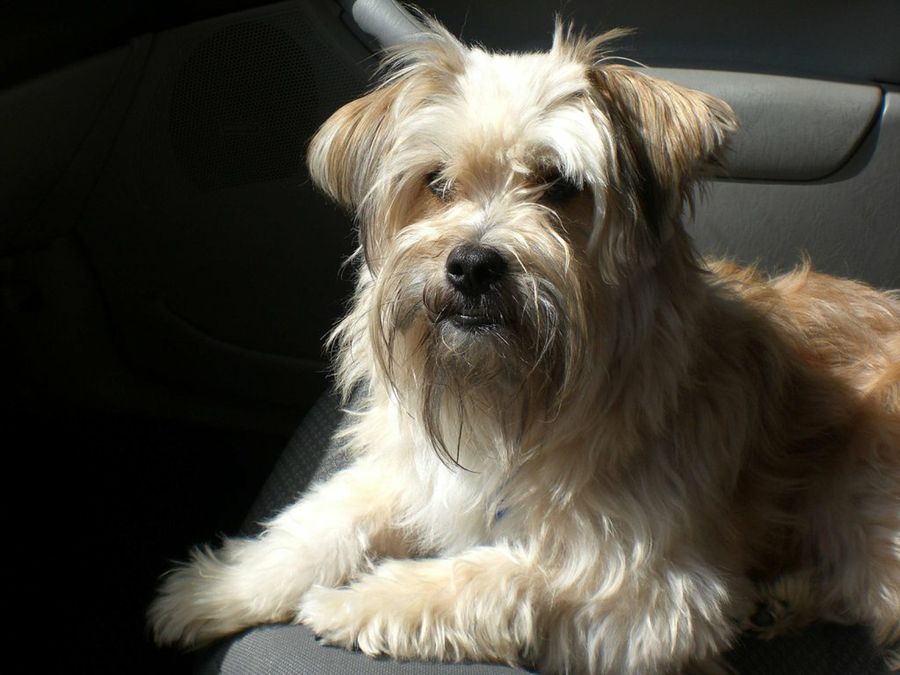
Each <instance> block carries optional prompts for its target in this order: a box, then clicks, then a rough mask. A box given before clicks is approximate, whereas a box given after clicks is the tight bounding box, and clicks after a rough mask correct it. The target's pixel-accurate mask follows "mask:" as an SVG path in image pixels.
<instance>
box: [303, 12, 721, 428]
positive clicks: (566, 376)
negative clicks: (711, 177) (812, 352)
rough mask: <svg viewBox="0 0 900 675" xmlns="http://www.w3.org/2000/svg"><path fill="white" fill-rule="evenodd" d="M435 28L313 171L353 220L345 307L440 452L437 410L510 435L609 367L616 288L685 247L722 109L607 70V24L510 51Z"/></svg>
mask: <svg viewBox="0 0 900 675" xmlns="http://www.w3.org/2000/svg"><path fill="white" fill-rule="evenodd" d="M429 30H430V33H429V34H428V35H427V36H425V37H424V38H423V39H422V40H420V41H418V42H415V43H412V44H410V45H408V46H406V47H404V48H403V49H401V50H399V51H397V52H396V53H395V54H394V55H393V56H392V57H391V59H390V62H389V64H388V66H387V75H386V77H385V78H384V79H383V81H382V83H381V84H380V85H379V86H378V88H376V89H375V90H374V91H372V92H371V93H370V94H368V95H367V96H365V97H363V98H361V99H359V100H357V101H354V102H352V103H350V104H348V105H346V106H344V107H343V108H342V109H341V110H339V111H338V112H336V113H335V114H334V115H333V116H332V117H331V119H329V120H328V121H327V122H326V123H325V124H324V125H323V127H322V128H321V129H320V131H319V132H318V134H317V135H316V137H315V138H314V139H313V142H312V144H311V146H310V154H309V163H310V169H311V173H312V176H313V178H314V180H315V181H316V182H317V183H318V185H320V186H321V187H322V188H323V189H324V190H325V191H326V192H327V193H328V194H330V195H331V196H332V197H333V198H334V199H335V200H336V201H338V202H339V203H341V204H343V205H344V206H346V207H347V208H348V209H350V210H351V211H352V212H353V213H354V215H355V216H356V218H357V221H358V224H359V227H360V239H361V250H362V253H363V263H364V264H363V266H362V267H363V268H362V270H361V282H360V287H359V290H358V295H357V299H356V302H357V306H356V310H355V311H356V314H357V320H358V321H360V322H365V323H366V324H367V327H368V332H367V337H366V339H367V340H368V342H369V346H370V349H371V356H372V360H373V361H374V362H375V363H376V364H377V368H378V372H379V373H380V376H381V377H382V378H383V380H384V381H385V382H387V383H390V384H391V385H393V386H394V387H395V389H397V390H398V391H399V392H401V394H403V395H404V396H405V397H406V398H407V399H411V398H415V399H416V401H417V402H418V405H419V407H420V411H421V413H422V414H423V420H424V422H425V426H426V427H427V428H428V429H429V430H430V432H431V433H432V434H433V436H434V438H435V440H437V441H438V444H439V445H443V444H444V438H443V437H444V431H445V430H444V429H443V427H444V423H445V422H446V419H444V417H446V416H448V415H449V417H452V418H453V419H454V420H455V421H454V424H455V423H457V422H458V421H459V420H460V419H461V417H460V415H462V416H466V415H470V414H472V413H473V412H475V413H476V414H479V413H484V412H486V413H487V414H488V416H490V417H492V418H494V419H498V420H504V421H503V423H502V425H501V426H502V428H503V430H504V432H503V433H507V434H509V433H510V432H513V431H514V433H516V434H520V435H521V433H522V431H523V428H524V420H525V419H540V420H546V419H547V418H549V417H553V416H554V415H557V414H558V413H559V410H560V407H561V406H564V405H565V404H566V401H567V400H568V399H570V397H571V396H573V395H575V392H578V391H582V392H583V391H584V386H583V380H584V378H585V377H587V376H589V375H593V376H595V377H596V374H597V373H598V372H602V371H603V369H604V368H605V365H604V361H607V360H608V359H609V358H611V354H612V351H611V350H612V344H613V343H614V342H616V341H617V340H616V339H615V338H614V336H615V334H616V333H619V334H620V339H619V340H618V341H619V342H621V339H622V333H623V332H624V331H625V330H626V328H625V327H624V326H623V325H622V318H621V316H619V315H620V314H621V312H618V313H617V308H616V302H617V301H616V295H617V293H618V292H619V291H618V289H621V287H622V286H623V285H627V284H628V283H629V279H631V278H633V277H635V275H640V274H644V273H646V271H647V270H652V269H654V268H655V266H656V265H657V264H658V262H659V261H660V259H661V258H662V257H664V256H666V255H668V256H671V257H689V248H688V247H686V246H678V245H675V246H673V245H672V242H680V241H681V240H682V239H683V237H682V235H681V231H680V229H679V227H678V225H677V220H678V216H679V214H680V212H681V210H682V208H683V206H684V202H685V199H686V198H687V196H688V195H689V191H690V188H691V185H692V182H693V180H694V178H695V177H696V176H697V175H698V173H699V172H700V171H702V170H703V168H704V167H706V166H707V165H708V164H709V163H710V162H711V161H712V160H714V159H715V156H716V153H717V152H718V151H719V149H720V147H721V145H722V142H723V139H724V136H725V134H726V132H727V131H728V130H729V129H730V128H731V126H732V124H733V120H732V117H731V113H730V111H729V109H728V108H727V106H726V105H725V104H723V103H721V102H720V101H717V100H716V99H713V98H711V97H709V96H706V95H704V94H701V93H699V92H692V91H688V90H686V89H682V88H680V87H677V86H675V85H673V84H671V83H666V82H661V81H658V80H654V79H652V78H650V77H648V76H645V75H641V74H639V73H638V72H636V71H633V70H631V69H628V68H625V67H622V66H618V65H604V64H603V62H602V59H601V56H602V52H601V49H602V46H603V44H604V43H605V42H607V41H608V40H609V39H610V38H611V37H615V35H610V34H607V35H606V36H601V37H600V38H595V39H593V40H586V39H583V38H580V37H572V36H571V35H567V34H565V32H564V30H563V29H562V28H561V27H559V26H558V27H557V31H556V35H555V39H554V45H553V48H552V49H551V50H550V51H549V52H547V53H537V54H524V55H507V54H493V53H488V52H486V51H483V50H481V49H477V48H467V47H465V46H463V45H462V44H460V43H459V42H458V41H457V40H456V39H455V38H453V37H452V36H451V35H450V34H449V33H447V32H446V31H445V30H444V29H443V28H441V27H440V26H439V25H436V24H431V25H430V28H429ZM685 262H686V263H687V262H689V261H685ZM629 330H631V329H629ZM448 409H452V410H454V411H455V412H454V413H449V412H448ZM536 411H542V412H536Z"/></svg>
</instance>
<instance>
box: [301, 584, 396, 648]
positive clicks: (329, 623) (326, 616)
mask: <svg viewBox="0 0 900 675" xmlns="http://www.w3.org/2000/svg"><path fill="white" fill-rule="evenodd" d="M356 596H358V593H357V592H356V591H353V590H351V589H348V588H327V587H325V586H313V587H312V588H311V589H310V590H308V591H307V592H306V594H305V595H304V596H303V599H302V600H301V601H300V609H299V612H298V613H297V621H298V622H299V623H302V624H303V625H305V626H307V627H308V628H310V629H312V631H313V632H314V633H315V634H316V635H318V636H319V637H320V638H321V639H322V641H323V642H325V643H327V644H330V645H335V646H338V647H344V648H345V649H352V648H354V647H356V646H358V644H359V635H360V632H361V631H362V630H363V628H364V626H365V625H366V624H367V623H368V622H369V621H370V620H371V618H373V617H371V616H369V615H370V614H371V612H368V613H367V612H365V611H364V608H363V607H361V604H362V603H361V602H360V601H359V598H358V597H356ZM369 643H370V641H369V640H366V639H364V640H363V644H362V645H359V647H360V649H362V651H364V652H366V653H367V654H372V655H375V654H380V653H383V652H382V651H380V650H376V649H372V648H371V645H370V644H369Z"/></svg>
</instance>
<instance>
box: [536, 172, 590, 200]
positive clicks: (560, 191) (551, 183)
mask: <svg viewBox="0 0 900 675" xmlns="http://www.w3.org/2000/svg"><path fill="white" fill-rule="evenodd" d="M543 181H544V186H545V187H544V198H545V199H546V200H548V201H551V202H564V201H567V200H569V199H571V198H572V197H574V196H575V195H577V194H578V193H579V192H581V190H582V187H581V186H580V185H578V184H576V183H575V181H574V180H572V179H571V178H569V177H568V176H563V175H562V174H561V173H559V171H552V172H550V173H548V174H545V175H544V177H543Z"/></svg>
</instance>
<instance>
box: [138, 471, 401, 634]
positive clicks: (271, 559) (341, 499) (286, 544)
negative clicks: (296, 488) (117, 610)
mask: <svg viewBox="0 0 900 675" xmlns="http://www.w3.org/2000/svg"><path fill="white" fill-rule="evenodd" d="M382 473H383V472H379V471H378V470H377V466H376V465H375V464H374V463H371V462H367V461H365V459H361V460H358V461H357V462H356V463H355V464H353V465H351V466H350V467H348V468H347V469H345V470H343V471H341V472H339V473H338V474H336V475H335V476H333V477H332V478H331V479H330V480H328V481H326V482H325V483H323V484H321V485H319V486H317V487H316V488H314V489H313V490H312V491H311V492H310V493H309V494H307V495H306V496H304V497H303V498H302V499H301V500H300V501H299V502H297V503H296V504H294V505H293V506H291V507H289V508H288V509H287V510H285V511H284V512H283V513H281V514H280V515H279V516H278V517H276V518H275V519H274V520H272V521H271V522H270V523H268V525H267V526H266V529H265V531H264V532H263V533H262V534H261V535H260V536H259V537H257V538H254V539H229V540H226V541H225V542H224V544H223V546H222V547H221V548H220V549H218V550H209V549H204V550H195V551H194V552H193V555H192V557H191V560H190V562H188V563H186V564H184V565H182V566H180V567H178V568H176V569H175V570H173V571H172V572H171V573H170V574H169V575H168V576H167V577H166V578H165V579H164V581H163V583H162V586H161V588H160V593H159V596H158V597H157V599H156V600H155V601H154V602H153V604H152V605H151V607H150V610H149V612H148V619H149V624H150V626H151V628H152V630H153V633H154V636H155V639H156V641H157V642H158V643H159V644H172V643H179V644H182V645H184V646H195V645H200V644H203V643H206V642H209V641H211V640H215V639H217V638H220V637H222V636H225V635H229V634H231V633H235V632H237V631H239V630H242V629H244V628H246V627H248V626H252V625H256V624H261V623H274V622H280V621H287V620H291V619H293V618H294V616H295V613H296V610H297V605H298V604H299V602H300V598H301V596H302V595H303V593H304V592H306V590H307V589H308V588H309V587H310V586H311V585H312V584H324V585H333V584H340V583H343V582H344V581H346V580H347V579H348V578H349V577H351V576H352V575H354V574H355V573H358V571H359V569H360V568H361V567H362V566H363V565H364V564H365V563H366V560H367V556H369V555H371V554H377V552H378V551H377V550H374V551H373V549H381V550H382V551H383V550H385V549H387V552H389V553H392V554H396V553H397V551H396V550H395V549H396V548H397V547H400V546H402V542H401V541H400V538H399V537H398V536H396V535H395V534H394V533H393V532H392V530H391V527H390V521H391V517H392V513H393V511H394V503H395V498H394V496H395V493H394V492H393V489H394V486H395V484H396V477H393V476H388V475H381V474H382Z"/></svg>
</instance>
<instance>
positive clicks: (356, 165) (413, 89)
mask: <svg viewBox="0 0 900 675" xmlns="http://www.w3.org/2000/svg"><path fill="white" fill-rule="evenodd" d="M419 20H420V22H421V23H422V24H423V31H422V33H420V34H418V35H416V36H414V38H413V39H412V40H411V41H410V42H408V43H406V44H403V45H400V46H398V47H394V48H391V49H388V50H386V51H385V55H384V59H383V62H382V66H381V71H382V77H381V82H380V84H379V85H378V86H377V87H376V88H375V89H373V90H372V91H371V92H369V93H368V94H366V95H365V96H363V97H362V98H360V99H357V100H355V101H351V102H350V103H348V104H346V105H345V106H343V107H342V108H340V109H339V110H338V111H337V112H336V113H334V114H333V115H332V116H331V117H330V118H329V119H328V120H327V121H326V122H325V123H324V124H323V125H322V126H321V128H320V129H319V130H318V132H316V134H315V136H314V137H313V139H312V141H311V142H310V145H309V152H308V153H307V163H308V165H309V171H310V175H311V176H312V179H313V181H314V182H315V183H316V184H317V185H318V186H319V187H321V188H322V189H323V190H324V191H325V192H326V193H328V195H329V196H330V197H331V198H332V199H334V200H335V201H336V202H338V203H339V204H341V205H342V206H344V207H345V208H347V209H349V210H350V211H352V212H353V213H354V214H355V215H360V210H364V208H365V204H364V202H365V198H366V195H367V194H368V193H369V191H370V190H371V188H372V187H373V184H374V181H375V180H376V179H377V178H378V175H379V169H380V168H381V167H382V166H383V165H384V163H385V160H386V159H387V158H388V156H389V155H390V152H391V149H392V148H393V146H394V144H395V135H396V133H397V131H398V129H399V127H400V122H401V121H402V120H403V119H405V118H406V117H408V116H409V115H410V114H411V113H412V112H414V111H415V110H416V109H417V108H418V107H419V106H420V105H421V104H422V102H424V101H426V100H427V99H428V97H429V96H430V95H432V94H433V93H434V92H435V91H436V90H438V88H439V87H440V86H441V85H442V84H443V83H444V82H445V80H447V79H448V78H451V77H452V76H453V75H454V73H458V72H460V71H461V70H462V68H463V58H464V57H463V55H464V52H465V47H464V46H463V45H462V44H461V43H460V42H459V41H458V40H457V39H456V38H455V37H454V36H453V35H452V34H451V33H450V32H448V31H447V29H445V28H444V27H443V26H441V25H440V24H439V23H438V22H437V21H435V20H433V19H430V18H429V17H426V16H424V15H421V16H419Z"/></svg>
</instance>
